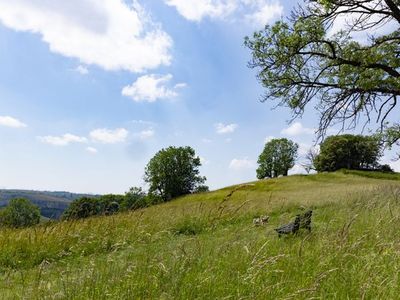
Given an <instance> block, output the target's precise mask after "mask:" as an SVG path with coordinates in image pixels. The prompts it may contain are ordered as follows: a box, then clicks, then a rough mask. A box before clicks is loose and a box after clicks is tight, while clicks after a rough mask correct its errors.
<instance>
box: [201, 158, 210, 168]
mask: <svg viewBox="0 0 400 300" xmlns="http://www.w3.org/2000/svg"><path fill="white" fill-rule="evenodd" d="M199 158H200V163H201V164H202V165H203V166H205V165H208V164H209V163H210V161H209V160H207V159H205V158H204V157H202V156H199Z"/></svg>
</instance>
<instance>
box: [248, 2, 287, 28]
mask: <svg viewBox="0 0 400 300" xmlns="http://www.w3.org/2000/svg"><path fill="white" fill-rule="evenodd" d="M282 14H283V6H282V5H281V4H280V3H279V2H277V1H275V2H273V3H264V4H263V5H261V6H260V7H259V9H258V10H256V11H254V12H253V13H250V14H247V15H246V19H247V21H248V22H250V23H252V24H255V25H257V26H259V27H262V26H264V25H265V24H268V23H270V22H272V21H275V20H276V19H277V18H279V17H280V16H281V15H282Z"/></svg>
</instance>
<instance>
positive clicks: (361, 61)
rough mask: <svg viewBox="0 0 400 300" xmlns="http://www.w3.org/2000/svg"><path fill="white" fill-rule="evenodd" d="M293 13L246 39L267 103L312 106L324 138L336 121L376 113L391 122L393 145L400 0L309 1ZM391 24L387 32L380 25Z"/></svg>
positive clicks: (297, 111) (347, 123)
mask: <svg viewBox="0 0 400 300" xmlns="http://www.w3.org/2000/svg"><path fill="white" fill-rule="evenodd" d="M291 15H292V17H291V18H290V19H289V20H287V21H278V22H276V23H275V24H274V25H272V26H266V27H265V29H264V30H262V31H259V32H256V33H254V35H253V37H252V38H249V37H247V38H246V39H245V45H246V46H247V47H248V48H249V49H250V50H251V51H252V59H251V61H250V62H249V67H251V68H257V69H258V79H259V80H260V82H261V83H262V85H263V86H264V87H265V88H266V95H265V98H264V101H266V100H267V99H272V100H278V101H279V104H280V105H284V106H288V107H289V108H290V109H291V110H292V112H293V113H294V115H295V117H297V116H301V115H302V114H303V112H304V110H305V108H306V107H308V106H309V105H313V106H314V107H315V108H316V109H317V110H319V112H320V121H319V130H318V133H319V136H320V137H323V136H324V135H325V132H326V130H327V129H328V128H329V126H330V125H332V124H334V123H341V124H342V126H343V129H344V128H346V127H349V128H353V127H355V126H356V125H357V123H358V122H359V120H360V119H361V118H362V119H363V120H365V122H366V123H365V124H367V123H369V122H370V120H371V119H372V118H374V119H376V121H377V122H380V124H381V126H382V128H384V127H388V132H389V133H391V135H390V136H389V138H388V142H389V143H392V144H393V143H395V142H396V141H398V140H399V139H400V134H399V132H400V124H398V123H395V122H392V123H387V120H389V119H388V116H389V114H390V113H391V112H392V111H393V109H394V108H395V106H396V105H397V100H398V97H399V96H400V2H399V0H381V1H366V0H305V3H304V5H302V6H299V7H298V8H297V9H295V10H293V11H292V14H291ZM344 20H345V22H343V21H344ZM339 23H342V24H343V23H345V25H344V27H343V28H342V30H341V31H339V32H337V33H334V34H333V33H332V32H329V30H330V29H332V27H333V25H334V24H339ZM388 23H390V24H391V27H390V28H393V29H392V30H391V31H390V32H388V31H386V30H385V31H382V30H381V31H379V30H377V29H379V28H380V27H381V26H383V25H385V24H388ZM382 32H385V33H382ZM357 35H358V37H359V36H360V35H365V41H363V42H359V41H358V40H356V39H355V38H354V36H357ZM391 128H392V129H393V130H390V129H391Z"/></svg>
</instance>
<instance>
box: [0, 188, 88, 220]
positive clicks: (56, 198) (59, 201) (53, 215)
mask: <svg viewBox="0 0 400 300" xmlns="http://www.w3.org/2000/svg"><path fill="white" fill-rule="evenodd" d="M83 196H93V195H86V194H75V193H69V192H45V191H31V190H5V189H1V190H0V207H4V206H6V205H7V204H8V202H9V201H10V200H11V199H14V198H25V199H28V200H30V201H31V202H32V203H34V204H36V205H37V206H39V207H40V213H41V214H42V216H44V217H46V218H50V219H58V218H59V217H60V216H61V215H62V213H63V212H64V210H66V209H67V207H68V206H69V204H70V203H71V202H72V201H74V200H75V199H77V198H80V197H83Z"/></svg>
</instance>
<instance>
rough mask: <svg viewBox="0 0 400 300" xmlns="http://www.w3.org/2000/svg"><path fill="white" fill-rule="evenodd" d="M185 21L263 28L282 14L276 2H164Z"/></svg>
mask: <svg viewBox="0 0 400 300" xmlns="http://www.w3.org/2000/svg"><path fill="white" fill-rule="evenodd" d="M164 1H165V3H166V4H167V5H169V6H173V7H175V8H176V10H177V11H178V13H179V14H180V15H181V16H183V17H184V18H185V19H187V20H189V21H193V22H200V21H202V20H203V19H204V18H210V19H229V20H243V19H244V20H246V21H247V22H248V23H251V24H256V25H257V26H263V25H265V24H266V23H269V22H271V21H273V20H275V19H277V18H279V17H280V16H281V15H282V13H283V5H282V4H281V3H280V1H278V0H164Z"/></svg>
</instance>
